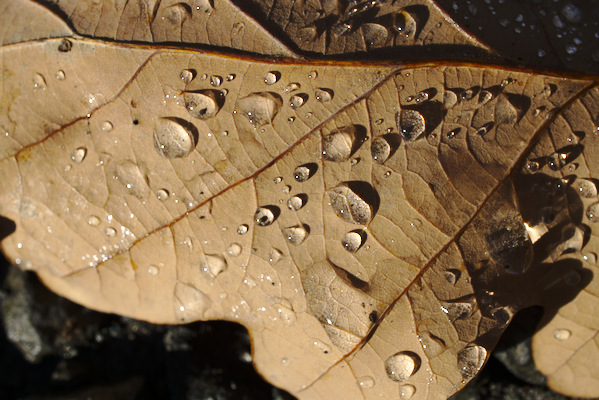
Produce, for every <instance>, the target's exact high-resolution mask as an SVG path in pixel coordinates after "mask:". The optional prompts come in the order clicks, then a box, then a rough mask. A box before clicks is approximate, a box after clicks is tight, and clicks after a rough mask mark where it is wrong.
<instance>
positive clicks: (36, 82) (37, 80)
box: [33, 74, 46, 90]
mask: <svg viewBox="0 0 599 400" xmlns="http://www.w3.org/2000/svg"><path fill="white" fill-rule="evenodd" d="M33 87H34V89H41V90H44V89H46V79H45V78H44V76H43V75H41V74H35V75H33Z"/></svg>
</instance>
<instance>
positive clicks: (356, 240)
mask: <svg viewBox="0 0 599 400" xmlns="http://www.w3.org/2000/svg"><path fill="white" fill-rule="evenodd" d="M341 244H342V245H343V248H345V250H347V251H349V252H350V253H355V252H356V251H358V250H359V249H360V247H361V246H362V235H360V233H359V232H356V231H353V232H347V233H346V234H345V235H343V237H342V238H341Z"/></svg>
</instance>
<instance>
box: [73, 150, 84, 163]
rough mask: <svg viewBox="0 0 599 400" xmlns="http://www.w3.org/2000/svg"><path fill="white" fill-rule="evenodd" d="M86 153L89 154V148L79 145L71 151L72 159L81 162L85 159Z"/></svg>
mask: <svg viewBox="0 0 599 400" xmlns="http://www.w3.org/2000/svg"><path fill="white" fill-rule="evenodd" d="M86 155H87V148H85V147H79V148H77V149H75V150H73V152H72V153H71V160H73V162H75V163H77V164H79V163H81V162H82V161H83V160H84V159H85V156H86Z"/></svg>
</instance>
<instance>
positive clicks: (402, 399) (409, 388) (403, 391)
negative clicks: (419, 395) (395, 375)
mask: <svg viewBox="0 0 599 400" xmlns="http://www.w3.org/2000/svg"><path fill="white" fill-rule="evenodd" d="M414 393H416V388H415V387H414V386H413V385H401V386H400V387H399V400H408V399H411V398H412V396H414Z"/></svg>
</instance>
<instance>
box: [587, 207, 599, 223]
mask: <svg viewBox="0 0 599 400" xmlns="http://www.w3.org/2000/svg"><path fill="white" fill-rule="evenodd" d="M586 214H587V218H588V219H589V221H590V222H599V202H596V203H593V204H591V205H590V206H588V208H587V212H586Z"/></svg>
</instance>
